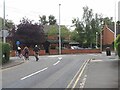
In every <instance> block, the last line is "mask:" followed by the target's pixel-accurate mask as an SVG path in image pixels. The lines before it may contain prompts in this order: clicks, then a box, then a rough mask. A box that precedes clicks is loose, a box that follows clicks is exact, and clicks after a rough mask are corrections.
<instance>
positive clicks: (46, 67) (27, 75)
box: [20, 67, 48, 80]
mask: <svg viewBox="0 0 120 90" xmlns="http://www.w3.org/2000/svg"><path fill="white" fill-rule="evenodd" d="M46 69H48V67H46V68H44V69H42V70H39V71H37V72H34V73H32V74H30V75H27V76H25V77H23V78H21V79H20V80H24V79H26V78H29V77H31V76H33V75H35V74H38V73H40V72H42V71H45V70H46Z"/></svg>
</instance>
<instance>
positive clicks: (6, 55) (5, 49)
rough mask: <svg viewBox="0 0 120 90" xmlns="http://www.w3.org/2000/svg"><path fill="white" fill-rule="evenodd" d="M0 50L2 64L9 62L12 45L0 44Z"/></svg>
mask: <svg viewBox="0 0 120 90" xmlns="http://www.w3.org/2000/svg"><path fill="white" fill-rule="evenodd" d="M0 50H1V51H2V52H1V54H0V55H1V57H2V58H1V59H2V60H0V62H1V63H2V64H3V63H6V62H8V61H9V59H10V45H9V44H8V43H0Z"/></svg>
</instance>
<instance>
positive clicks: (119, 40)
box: [114, 34, 120, 58]
mask: <svg viewBox="0 0 120 90" xmlns="http://www.w3.org/2000/svg"><path fill="white" fill-rule="evenodd" d="M114 45H115V48H116V50H117V52H118V56H119V58H120V34H119V35H118V36H117V38H116V40H115V44H114Z"/></svg>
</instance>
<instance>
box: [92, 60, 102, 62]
mask: <svg viewBox="0 0 120 90" xmlns="http://www.w3.org/2000/svg"><path fill="white" fill-rule="evenodd" d="M101 61H103V60H91V62H101Z"/></svg>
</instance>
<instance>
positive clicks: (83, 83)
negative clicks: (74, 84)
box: [80, 75, 87, 88]
mask: <svg viewBox="0 0 120 90" xmlns="http://www.w3.org/2000/svg"><path fill="white" fill-rule="evenodd" d="M86 79H87V75H85V76H84V78H83V80H82V82H81V83H80V88H84V86H85V83H86Z"/></svg>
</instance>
